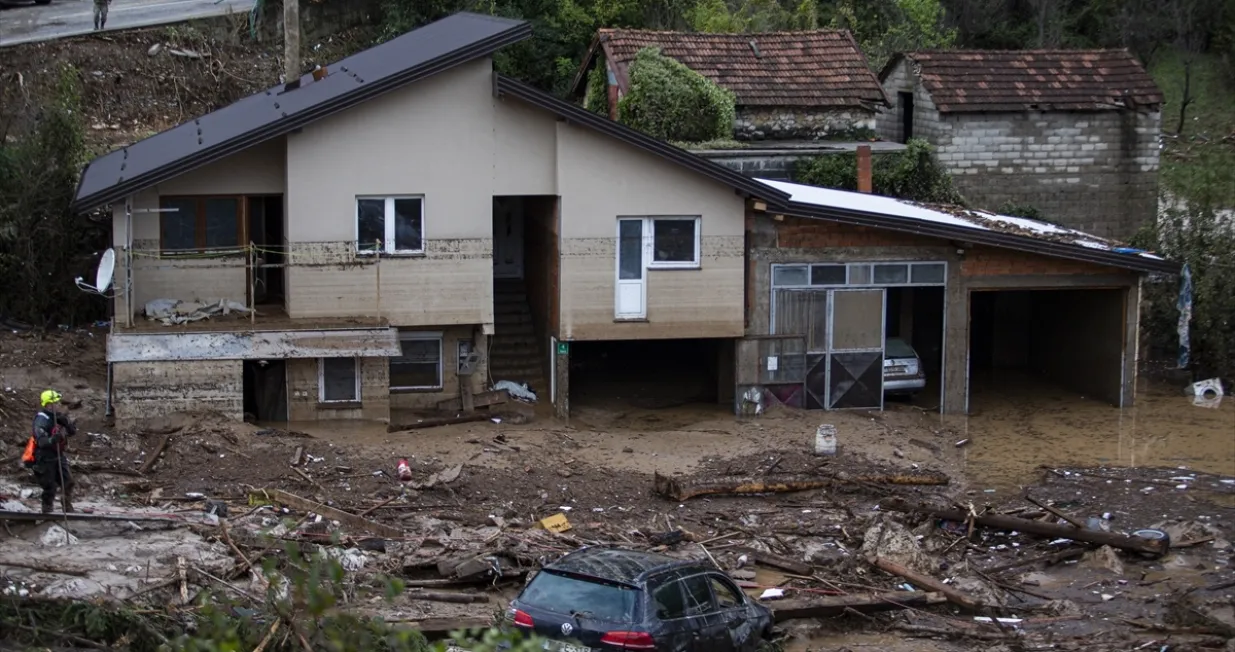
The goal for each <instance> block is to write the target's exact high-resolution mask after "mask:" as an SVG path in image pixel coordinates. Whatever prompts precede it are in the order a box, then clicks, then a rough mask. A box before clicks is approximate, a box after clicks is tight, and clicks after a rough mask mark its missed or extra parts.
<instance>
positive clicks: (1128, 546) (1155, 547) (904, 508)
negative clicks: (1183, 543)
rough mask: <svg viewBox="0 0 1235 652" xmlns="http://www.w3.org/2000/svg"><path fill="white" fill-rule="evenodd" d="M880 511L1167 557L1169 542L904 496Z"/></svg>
mask: <svg viewBox="0 0 1235 652" xmlns="http://www.w3.org/2000/svg"><path fill="white" fill-rule="evenodd" d="M879 506H880V508H881V509H885V510H891V511H894V512H920V513H923V514H930V515H932V516H936V517H938V518H942V519H944V520H948V521H956V522H957V523H964V522H966V520H968V519H972V520H973V522H974V523H975V524H976V525H980V526H982V527H988V528H994V529H997V530H1009V531H1012V530H1015V531H1017V532H1027V533H1029V534H1036V535H1038V536H1041V537H1048V538H1052V539H1061V538H1062V539H1071V540H1073V541H1084V542H1086V543H1092V544H1096V545H1099V546H1111V547H1112V548H1119V549H1121V550H1127V551H1129V552H1138V553H1147V554H1150V555H1155V556H1158V557H1161V556H1162V555H1164V554H1166V552H1167V549H1166V540H1165V539H1142V538H1140V537H1133V536H1125V535H1122V534H1115V533H1113V532H1102V531H1099V530H1087V529H1080V528H1075V527H1073V526H1071V525H1056V524H1054V523H1040V522H1038V521H1030V520H1026V519H1023V518H1016V517H1015V516H1000V515H998V514H980V515H978V516H976V517H972V516H970V515H969V514H968V513H966V512H964V511H961V510H959V509H945V508H940V507H935V506H933V505H927V504H925V503H912V502H910V501H907V500H905V499H903V498H900V497H895V498H889V499H887V500H885V501H883V502H882V503H880V505H879Z"/></svg>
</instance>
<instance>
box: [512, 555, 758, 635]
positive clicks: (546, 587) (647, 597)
mask: <svg viewBox="0 0 1235 652" xmlns="http://www.w3.org/2000/svg"><path fill="white" fill-rule="evenodd" d="M506 626H507V627H511V626H513V627H514V628H515V629H517V630H519V631H522V632H525V633H533V632H534V633H535V634H538V635H540V636H542V637H544V638H547V639H550V641H551V642H550V643H549V644H548V645H546V647H545V649H547V650H551V651H555V652H602V651H604V650H658V651H660V652H754V651H755V650H758V649H759V648H760V647H761V646H762V644H763V642H764V641H765V640H769V639H770V638H771V633H772V612H771V611H770V610H768V608H767V607H765V606H763V605H761V604H759V603H757V602H755V601H754V600H752V599H751V598H749V597H747V596H746V594H744V593H742V591H741V590H740V589H738V587H737V584H735V583H734V582H733V580H732V579H731V578H730V577H729V576H728V575H726V574H725V573H724V572H722V571H720V570H718V569H717V568H716V567H715V566H713V565H711V564H708V563H704V562H699V561H684V560H680V559H674V558H672V557H667V556H665V555H658V554H654V553H647V552H636V551H633V550H624V549H620V548H609V547H600V548H584V549H582V550H578V551H576V552H572V553H570V554H568V555H566V556H565V557H562V558H561V559H559V560H557V561H556V562H554V563H552V564H549V565H548V566H546V567H545V568H544V569H543V570H541V571H540V572H539V573H538V574H537V575H536V576H535V577H534V578H532V581H531V582H529V583H528V585H527V586H526V587H524V589H523V592H522V593H520V594H519V597H517V598H515V599H514V600H513V601H512V602H511V603H510V608H509V610H508V611H507V614H506Z"/></svg>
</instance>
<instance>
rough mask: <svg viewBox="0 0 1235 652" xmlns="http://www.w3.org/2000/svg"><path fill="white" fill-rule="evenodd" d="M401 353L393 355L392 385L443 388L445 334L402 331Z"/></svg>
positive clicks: (393, 386) (400, 388) (400, 339)
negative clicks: (443, 341) (443, 344)
mask: <svg viewBox="0 0 1235 652" xmlns="http://www.w3.org/2000/svg"><path fill="white" fill-rule="evenodd" d="M399 347H400V349H401V353H400V355H398V356H396V357H393V358H391V359H390V389H392V390H423V389H441V388H442V334H441V333H426V332H423V331H419V332H418V331H400V333H399Z"/></svg>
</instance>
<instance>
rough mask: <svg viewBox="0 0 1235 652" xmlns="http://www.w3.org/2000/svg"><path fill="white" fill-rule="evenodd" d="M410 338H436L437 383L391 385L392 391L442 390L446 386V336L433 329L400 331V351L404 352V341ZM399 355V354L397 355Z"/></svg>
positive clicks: (417, 339)
mask: <svg viewBox="0 0 1235 652" xmlns="http://www.w3.org/2000/svg"><path fill="white" fill-rule="evenodd" d="M409 340H416V341H419V340H435V341H436V342H437V385H390V391H392V392H423V391H442V390H443V389H445V387H446V378H445V376H446V372H445V369H444V368H443V364H444V361H443V360H442V357H443V356H444V355H445V338H444V337H443V335H442V333H441V332H432V331H399V353H400V355H401V354H402V353H403V342H404V341H409ZM396 357H399V356H396Z"/></svg>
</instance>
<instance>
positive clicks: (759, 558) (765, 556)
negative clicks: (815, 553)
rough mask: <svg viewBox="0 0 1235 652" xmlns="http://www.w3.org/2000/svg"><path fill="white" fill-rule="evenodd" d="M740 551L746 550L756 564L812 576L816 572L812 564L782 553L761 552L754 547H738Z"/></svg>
mask: <svg viewBox="0 0 1235 652" xmlns="http://www.w3.org/2000/svg"><path fill="white" fill-rule="evenodd" d="M738 550H739V551H741V552H745V553H746V554H747V556H749V557H750V560H751V561H753V562H754V563H756V564H760V565H763V566H770V567H772V568H776V569H778V570H783V571H788V572H790V573H793V574H795V575H803V576H806V577H810V576H811V575H812V574H814V572H815V569H814V568H812V567H811V565H810V564H808V563H806V562H804V561H795V560H793V559H788V558H786V557H781V556H780V555H774V554H772V553H770V552H760V551H758V550H755V549H753V548H738Z"/></svg>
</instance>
